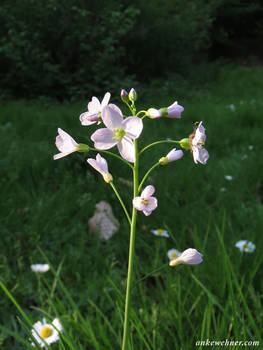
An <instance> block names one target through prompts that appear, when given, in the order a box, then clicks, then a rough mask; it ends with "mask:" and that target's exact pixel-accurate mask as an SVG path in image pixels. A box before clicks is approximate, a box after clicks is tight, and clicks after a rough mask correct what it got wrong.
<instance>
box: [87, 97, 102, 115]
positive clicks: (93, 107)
mask: <svg viewBox="0 0 263 350" xmlns="http://www.w3.org/2000/svg"><path fill="white" fill-rule="evenodd" d="M88 110H89V112H98V111H99V110H100V101H99V100H98V98H97V97H95V96H93V97H92V100H91V102H89V104H88Z"/></svg>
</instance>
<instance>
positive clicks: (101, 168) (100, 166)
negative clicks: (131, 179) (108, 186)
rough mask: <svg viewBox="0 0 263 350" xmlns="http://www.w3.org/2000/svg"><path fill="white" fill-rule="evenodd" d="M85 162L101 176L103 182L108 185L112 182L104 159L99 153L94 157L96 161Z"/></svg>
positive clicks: (90, 159) (88, 160) (91, 159)
mask: <svg viewBox="0 0 263 350" xmlns="http://www.w3.org/2000/svg"><path fill="white" fill-rule="evenodd" d="M87 162H88V163H89V164H90V165H91V166H92V167H93V168H94V169H96V170H97V171H98V172H99V173H100V174H101V175H102V176H103V179H104V181H105V182H107V183H109V182H111V181H112V180H113V178H112V175H111V174H110V173H109V170H108V163H107V161H106V159H104V158H103V157H102V156H101V155H100V154H99V153H98V154H97V156H96V160H95V159H93V158H88V159H87Z"/></svg>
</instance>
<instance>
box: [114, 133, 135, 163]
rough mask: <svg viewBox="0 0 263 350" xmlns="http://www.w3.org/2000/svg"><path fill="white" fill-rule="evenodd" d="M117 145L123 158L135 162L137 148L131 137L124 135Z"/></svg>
mask: <svg viewBox="0 0 263 350" xmlns="http://www.w3.org/2000/svg"><path fill="white" fill-rule="evenodd" d="M117 147H118V150H119V152H120V155H121V156H122V158H124V159H126V160H127V161H128V162H131V163H134V162H135V148H134V144H133V141H132V140H131V139H129V138H128V137H124V138H123V139H122V140H121V141H119V143H118V145H117Z"/></svg>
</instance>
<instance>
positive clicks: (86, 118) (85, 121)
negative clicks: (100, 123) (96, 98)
mask: <svg viewBox="0 0 263 350" xmlns="http://www.w3.org/2000/svg"><path fill="white" fill-rule="evenodd" d="M91 118H96V119H97V120H98V113H94V114H93V113H91V112H84V113H82V114H81V115H80V116H79V120H80V122H81V125H84V126H87V125H92V124H94V123H96V122H97V120H95V121H91V120H90V119H91Z"/></svg>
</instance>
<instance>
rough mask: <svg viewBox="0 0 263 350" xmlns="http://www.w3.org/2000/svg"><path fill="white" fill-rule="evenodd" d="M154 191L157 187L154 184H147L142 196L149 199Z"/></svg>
mask: <svg viewBox="0 0 263 350" xmlns="http://www.w3.org/2000/svg"><path fill="white" fill-rule="evenodd" d="M154 192H155V188H154V187H153V186H152V185H149V186H146V187H145V189H144V190H143V191H142V194H141V197H142V198H147V199H148V198H149V197H151V196H152V195H153V194H154Z"/></svg>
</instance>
